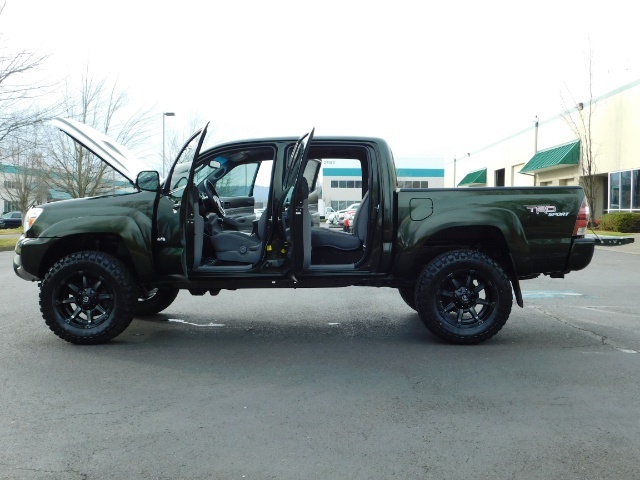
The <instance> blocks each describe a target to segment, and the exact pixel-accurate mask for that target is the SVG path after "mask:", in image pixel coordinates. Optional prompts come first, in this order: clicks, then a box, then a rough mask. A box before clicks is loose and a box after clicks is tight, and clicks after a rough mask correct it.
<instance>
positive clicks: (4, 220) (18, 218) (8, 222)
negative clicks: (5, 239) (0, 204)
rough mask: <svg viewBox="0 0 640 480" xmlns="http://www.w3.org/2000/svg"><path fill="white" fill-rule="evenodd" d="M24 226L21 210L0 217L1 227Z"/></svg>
mask: <svg viewBox="0 0 640 480" xmlns="http://www.w3.org/2000/svg"><path fill="white" fill-rule="evenodd" d="M20 226H22V213H21V212H8V213H5V214H4V215H2V217H0V228H16V227H20Z"/></svg>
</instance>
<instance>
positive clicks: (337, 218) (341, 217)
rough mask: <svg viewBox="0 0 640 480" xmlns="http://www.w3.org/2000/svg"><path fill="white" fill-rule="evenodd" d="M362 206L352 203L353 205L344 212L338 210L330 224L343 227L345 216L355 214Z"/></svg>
mask: <svg viewBox="0 0 640 480" xmlns="http://www.w3.org/2000/svg"><path fill="white" fill-rule="evenodd" d="M359 206H360V203H352V204H351V205H349V206H348V207H347V208H345V209H344V210H338V211H337V212H335V214H334V215H333V216H332V217H331V221H330V222H328V223H332V224H334V225H338V224H340V225H342V222H343V220H344V214H345V213H347V212H351V213H355V212H356V210H358V207H359Z"/></svg>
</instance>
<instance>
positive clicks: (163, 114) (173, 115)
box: [162, 112, 176, 178]
mask: <svg viewBox="0 0 640 480" xmlns="http://www.w3.org/2000/svg"><path fill="white" fill-rule="evenodd" d="M175 116H176V114H175V113H173V112H162V178H164V168H165V167H164V164H165V160H164V118H165V117H175Z"/></svg>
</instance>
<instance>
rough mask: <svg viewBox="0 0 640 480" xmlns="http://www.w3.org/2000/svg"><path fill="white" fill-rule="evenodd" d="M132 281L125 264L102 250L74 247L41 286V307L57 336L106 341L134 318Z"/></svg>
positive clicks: (86, 342)
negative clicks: (75, 251)
mask: <svg viewBox="0 0 640 480" xmlns="http://www.w3.org/2000/svg"><path fill="white" fill-rule="evenodd" d="M136 291H137V288H136V284H135V281H134V278H133V275H132V274H131V271H130V270H129V268H128V267H127V266H126V265H125V264H124V263H123V262H122V261H120V260H118V259H117V258H115V257H112V256H111V255H108V254H106V253H102V252H94V251H91V252H77V253H72V254H71V255H68V256H66V257H64V258H62V259H61V260H59V261H58V262H57V263H55V264H54V265H53V266H52V267H51V268H50V269H49V271H48V272H47V274H46V275H45V277H44V280H43V281H42V286H41V288H40V311H41V312H42V316H43V317H44V320H45V322H46V324H47V325H48V326H49V328H50V329H51V330H52V331H53V333H55V334H56V335H58V336H59V337H60V338H62V339H64V340H66V341H68V342H71V343H78V344H95V343H104V342H107V341H109V340H111V339H112V338H114V337H116V336H117V335H119V334H120V333H122V332H123V331H124V330H125V329H126V328H127V327H128V326H129V324H130V323H131V320H132V319H133V312H134V306H135V301H136V296H135V293H134V292H136Z"/></svg>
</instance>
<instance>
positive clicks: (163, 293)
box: [136, 287, 179, 317]
mask: <svg viewBox="0 0 640 480" xmlns="http://www.w3.org/2000/svg"><path fill="white" fill-rule="evenodd" d="M178 292H179V290H178V289H177V288H173V287H157V288H149V289H147V288H145V287H141V291H140V297H138V302H137V303H136V316H137V317H144V316H145V315H155V314H156V313H160V312H161V311H163V310H164V309H165V308H167V307H169V305H171V304H172V303H173V301H174V300H175V299H176V297H177V296H178Z"/></svg>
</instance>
